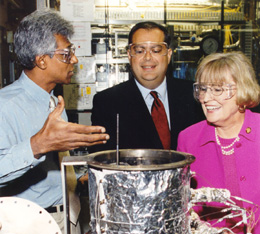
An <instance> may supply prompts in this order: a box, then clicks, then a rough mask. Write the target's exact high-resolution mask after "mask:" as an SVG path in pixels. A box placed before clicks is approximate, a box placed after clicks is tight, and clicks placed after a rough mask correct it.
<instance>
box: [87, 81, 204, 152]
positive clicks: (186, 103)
mask: <svg viewBox="0 0 260 234" xmlns="http://www.w3.org/2000/svg"><path fill="white" fill-rule="evenodd" d="M167 90H168V99H169V109H170V122H171V149H173V150H175V149H176V146H177V137H178V134H179V132H180V131H181V130H183V129H184V128H186V127H188V126H190V125H191V124H194V123H196V122H198V121H200V120H201V119H203V118H204V117H203V116H204V115H203V112H202V109H201V106H200V104H198V103H197V102H196V101H195V100H194V98H193V91H192V82H191V81H188V80H181V79H175V78H167ZM117 113H118V114H119V122H120V124H119V148H120V149H138V148H141V149H163V146H162V143H161V141H160V138H159V135H158V133H157V131H156V128H155V125H154V123H153V120H152V117H151V115H150V113H149V110H148V108H147V106H146V104H145V101H144V99H143V97H142V94H141V92H140V91H139V89H138V87H137V85H136V83H135V81H134V79H133V78H132V79H130V80H128V81H126V82H124V83H121V84H119V85H116V86H114V87H112V88H109V89H106V90H104V91H102V92H100V93H97V94H96V95H95V96H94V100H93V110H92V116H91V121H92V125H100V126H104V127H105V128H106V131H107V133H108V134H109V135H110V140H108V142H107V144H105V145H97V146H92V147H90V148H89V152H90V153H92V152H96V151H102V150H115V149H116V123H117V117H116V116H117Z"/></svg>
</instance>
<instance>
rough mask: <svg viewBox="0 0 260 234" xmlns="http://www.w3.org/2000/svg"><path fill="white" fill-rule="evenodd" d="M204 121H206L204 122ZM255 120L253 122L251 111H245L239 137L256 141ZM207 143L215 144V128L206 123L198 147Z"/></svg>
mask: <svg viewBox="0 0 260 234" xmlns="http://www.w3.org/2000/svg"><path fill="white" fill-rule="evenodd" d="M205 121H206V120H205ZM255 122H256V120H254V114H253V112H252V111H251V110H248V109H246V112H245V119H244V123H243V126H242V128H241V130H240V132H239V136H240V137H244V138H247V139H248V140H251V141H255V140H256V126H253V125H252V124H254V123H255ZM209 142H216V137H215V127H214V126H212V125H210V124H209V123H207V126H206V128H205V131H204V134H203V136H202V137H201V139H200V142H199V145H200V146H203V145H206V144H207V143H209Z"/></svg>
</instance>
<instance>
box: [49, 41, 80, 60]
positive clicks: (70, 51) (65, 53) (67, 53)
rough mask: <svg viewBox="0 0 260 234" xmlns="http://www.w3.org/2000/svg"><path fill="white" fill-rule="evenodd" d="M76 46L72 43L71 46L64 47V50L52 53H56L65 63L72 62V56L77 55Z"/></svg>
mask: <svg viewBox="0 0 260 234" xmlns="http://www.w3.org/2000/svg"><path fill="white" fill-rule="evenodd" d="M75 50H76V46H75V45H73V44H71V46H70V47H68V48H65V49H62V50H59V49H57V50H55V51H52V52H51V53H52V54H54V55H56V58H57V59H58V60H59V61H61V62H63V63H70V60H71V58H72V57H73V56H74V55H75Z"/></svg>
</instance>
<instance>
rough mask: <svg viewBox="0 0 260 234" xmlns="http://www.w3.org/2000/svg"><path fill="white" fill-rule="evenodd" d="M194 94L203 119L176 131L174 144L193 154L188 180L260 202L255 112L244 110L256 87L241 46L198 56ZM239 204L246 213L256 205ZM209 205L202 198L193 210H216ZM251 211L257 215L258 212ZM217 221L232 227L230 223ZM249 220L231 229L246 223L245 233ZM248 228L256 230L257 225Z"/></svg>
mask: <svg viewBox="0 0 260 234" xmlns="http://www.w3.org/2000/svg"><path fill="white" fill-rule="evenodd" d="M194 97H195V98H196V99H197V100H198V101H199V102H200V103H201V106H202V109H203V111H204V114H205V116H206V120H204V121H202V122H199V123H197V124H195V125H192V126H190V127H188V128H187V129H185V130H184V131H182V132H181V133H180V134H179V137H178V147H177V150H178V151H183V152H188V153H191V154H193V155H194V156H195V157H196V161H195V162H194V163H193V164H192V165H191V170H192V171H194V172H195V173H196V175H195V177H194V178H193V179H194V181H193V182H194V183H193V184H192V186H193V187H194V188H201V187H215V188H227V189H229V190H230V192H231V195H233V196H238V197H242V198H244V199H246V200H249V201H251V202H253V203H255V204H257V205H260V186H259V184H260V114H258V113H253V112H251V111H250V110H249V108H253V107H255V106H257V105H258V104H259V99H260V88H259V85H258V82H257V80H256V78H255V72H254V69H253V67H252V65H251V63H250V61H249V59H248V58H247V57H246V56H245V55H244V54H243V53H242V52H230V53H216V54H212V55H209V56H207V57H206V58H204V60H203V61H202V62H201V63H200V65H199V67H198V69H197V73H196V83H195V84H194ZM215 205H216V204H215ZM239 205H241V206H243V207H244V208H245V209H247V210H248V212H252V213H253V212H254V211H255V208H256V207H255V206H254V205H251V204H248V203H245V202H240V203H239ZM210 209H211V211H209V208H205V207H204V206H203V204H202V206H201V207H199V208H198V210H197V211H198V213H199V214H200V215H203V216H204V215H205V216H204V217H210V215H209V213H211V212H215V211H216V210H215V208H210ZM254 214H255V219H257V218H258V216H259V212H256V213H254ZM210 218H212V217H210ZM213 218H215V219H217V217H216V216H215V215H213ZM233 221H234V220H233ZM239 221H240V220H239V219H238V220H235V222H239ZM251 221H252V222H255V221H253V219H251ZM221 225H224V226H229V227H230V228H232V226H233V223H232V221H231V223H225V224H221ZM253 226H254V223H250V225H248V226H247V227H243V225H241V226H239V228H236V229H231V230H233V231H234V232H235V233H244V231H243V230H244V229H245V228H247V229H248V233H249V232H250V231H251V229H252V227H253ZM253 233H254V234H258V233H260V227H259V225H256V226H255V228H254V231H253Z"/></svg>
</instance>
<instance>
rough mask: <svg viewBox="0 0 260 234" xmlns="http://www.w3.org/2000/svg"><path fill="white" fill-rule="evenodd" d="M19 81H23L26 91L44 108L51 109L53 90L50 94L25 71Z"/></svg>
mask: <svg viewBox="0 0 260 234" xmlns="http://www.w3.org/2000/svg"><path fill="white" fill-rule="evenodd" d="M18 82H21V84H22V86H24V87H25V90H26V92H27V93H28V94H29V95H30V96H31V97H32V98H33V99H34V100H35V101H36V102H37V103H38V104H39V105H40V106H43V108H44V109H46V110H49V102H50V96H51V95H53V90H52V91H51V93H50V94H49V93H48V92H47V91H45V90H44V89H43V88H41V87H40V86H39V85H37V84H36V83H35V82H33V81H32V80H31V79H30V78H29V77H28V76H27V75H26V74H25V73H24V71H23V72H22V73H21V76H20V78H19V79H18Z"/></svg>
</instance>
